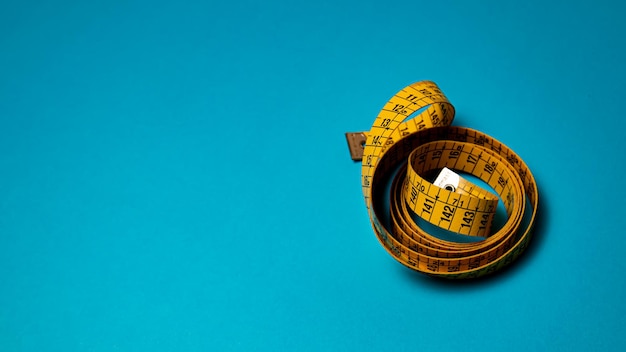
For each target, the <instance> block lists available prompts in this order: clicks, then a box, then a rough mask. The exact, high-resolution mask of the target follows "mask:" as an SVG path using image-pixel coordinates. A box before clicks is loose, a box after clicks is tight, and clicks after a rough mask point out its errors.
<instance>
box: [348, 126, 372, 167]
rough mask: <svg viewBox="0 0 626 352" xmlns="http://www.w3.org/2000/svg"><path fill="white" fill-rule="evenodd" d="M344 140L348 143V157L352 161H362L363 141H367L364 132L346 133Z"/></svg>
mask: <svg viewBox="0 0 626 352" xmlns="http://www.w3.org/2000/svg"><path fill="white" fill-rule="evenodd" d="M346 140H347V141H348V148H349V149H350V157H351V158H352V160H354V161H361V160H362V159H363V150H364V149H365V141H366V140H367V135H366V134H365V132H347V133H346Z"/></svg>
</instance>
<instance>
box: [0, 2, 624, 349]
mask: <svg viewBox="0 0 626 352" xmlns="http://www.w3.org/2000/svg"><path fill="white" fill-rule="evenodd" d="M624 10H625V8H624V6H623V5H622V4H619V3H617V2H611V1H568V2H565V1H560V2H559V1H524V2H517V3H509V2H506V3H505V2H500V1H479V2H472V3H470V2H463V1H456V2H454V1H445V2H435V1H433V2H417V1H415V2H411V1H403V2H379V1H360V2H357V1H313V2H302V3H296V2H287V1H284V2H280V1H265V2H252V1H235V2H187V1H176V2H166V1H141V0H137V1H90V2H79V1H20V2H17V1H15V2H9V3H4V4H3V5H0V285H1V286H0V351H140V350H145V351H207V350H215V351H250V350H267V351H276V350H298V351H323V350H335V351H345V350H361V351H384V350H399V351H415V350H432V351H435V350H436V351H459V350H481V351H502V350H506V351H518V350H520V351H521V350H523V351H528V350H563V351H566V350H605V351H622V350H624V349H625V348H626V328H625V327H626V326H625V324H624V320H623V319H624V318H623V317H624V315H625V314H626V306H625V305H624V304H623V297H624V296H625V295H626V283H625V279H624V277H625V275H626V266H625V264H624V263H625V262H624V260H623V253H624V251H625V250H626V240H625V237H624V229H625V228H626V221H625V216H624V211H625V210H626V207H625V206H624V204H625V203H624V199H626V192H625V191H624V187H623V185H622V178H623V169H624V168H623V163H624V153H625V152H626V148H625V145H626V144H625V143H624V142H625V140H624V137H623V135H624V130H625V127H626V124H625V123H624V112H623V106H624V93H625V92H626V66H625V65H624V62H626V24H625V22H624V20H623V14H624ZM425 79H428V80H433V81H435V82H437V84H438V85H439V86H440V88H441V89H442V90H443V91H444V92H445V93H446V95H447V96H448V98H449V99H450V101H451V102H452V104H454V106H455V108H456V111H457V117H456V119H455V121H454V124H455V125H460V126H467V127H471V128H474V129H478V130H481V131H483V132H485V133H488V134H490V135H491V136H493V137H494V138H496V139H498V140H500V141H502V142H504V143H505V144H507V145H508V146H509V147H511V148H512V149H513V150H515V151H516V152H517V153H518V154H519V155H520V156H521V157H522V158H523V159H524V160H525V161H526V163H527V164H528V165H529V166H530V168H531V170H532V171H533V173H534V175H535V177H536V179H537V181H538V183H539V190H540V202H541V205H542V208H541V213H540V214H539V215H540V217H541V221H540V224H539V226H538V228H537V231H536V233H535V238H534V239H533V242H532V244H531V247H530V248H529V249H528V251H527V252H526V253H525V254H524V255H523V257H522V258H521V259H520V260H519V261H518V262H516V263H515V265H513V266H512V267H511V268H508V269H507V270H506V271H504V272H502V273H501V274H500V275H497V276H494V277H492V278H490V279H487V280H479V281H473V282H448V281H441V280H433V279H431V278H428V277H425V276H422V275H420V274H417V273H414V272H412V271H410V270H409V269H406V268H404V267H403V266H402V265H400V264H398V263H397V262H396V261H395V260H394V259H393V258H391V257H390V256H389V255H388V254H387V253H386V252H385V251H384V250H383V248H382V247H381V246H380V244H379V243H378V241H377V240H376V238H375V236H374V234H373V232H372V230H371V226H370V224H369V219H368V216H367V212H366V209H365V206H364V202H363V199H362V195H361V189H360V165H359V164H355V163H353V162H352V161H351V160H350V158H349V154H348V149H347V145H346V141H345V138H344V132H348V131H359V130H367V129H368V128H369V126H370V124H371V123H372V122H373V120H374V118H375V117H376V115H377V114H378V111H379V110H380V108H381V107H382V106H383V105H384V103H385V102H386V101H387V100H388V99H389V98H390V97H391V96H392V95H393V94H395V93H396V92H397V91H398V90H400V89H401V88H403V87H404V86H406V85H408V84H411V83H413V82H415V81H420V80H425Z"/></svg>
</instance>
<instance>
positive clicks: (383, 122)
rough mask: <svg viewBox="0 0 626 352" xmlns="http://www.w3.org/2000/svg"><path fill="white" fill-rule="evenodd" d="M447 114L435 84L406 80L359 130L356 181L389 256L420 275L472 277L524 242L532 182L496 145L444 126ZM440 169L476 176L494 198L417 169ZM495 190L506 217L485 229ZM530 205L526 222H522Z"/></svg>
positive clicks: (505, 259) (533, 207)
mask: <svg viewBox="0 0 626 352" xmlns="http://www.w3.org/2000/svg"><path fill="white" fill-rule="evenodd" d="M454 113H455V111H454V107H453V106H452V104H450V102H449V101H448V99H447V98H446V96H445V95H444V94H443V93H442V92H441V90H440V89H439V88H438V87H437V85H436V84H435V83H434V82H430V81H423V82H418V83H414V84H412V85H410V86H408V87H405V88H404V89H402V90H401V91H400V92H398V93H397V94H396V95H394V96H393V97H392V98H391V99H390V100H389V101H388V102H387V103H386V104H385V106H384V107H383V109H382V110H381V111H380V113H379V115H378V117H377V118H376V120H375V121H374V123H373V125H372V128H371V129H370V131H369V132H368V133H367V134H366V135H367V138H366V142H365V145H364V149H363V156H362V170H361V186H362V188H363V196H364V197H365V204H366V206H367V209H368V212H369V216H370V219H371V223H372V227H373V229H374V232H375V234H376V236H377V237H378V239H379V240H380V243H381V244H382V245H383V247H384V248H385V249H386V250H387V251H388V252H389V253H390V254H391V255H392V256H393V257H394V258H395V259H396V260H398V261H399V262H400V263H402V264H404V265H406V266H407V267H409V268H411V269H414V270H417V271H420V272H423V273H425V274H428V275H433V276H441V277H446V278H472V277H478V276H482V275H485V274H488V273H490V272H493V271H496V270H498V269H500V268H502V267H504V266H505V265H507V264H509V263H511V262H512V261H513V260H514V259H515V258H516V257H517V256H518V255H519V254H520V253H522V252H523V251H524V249H525V248H526V247H527V245H528V241H529V240H530V238H531V229H532V227H533V224H534V223H535V216H536V213H537V205H538V196H537V184H536V182H535V180H534V178H533V175H532V173H531V172H530V170H529V169H528V167H527V166H526V164H525V163H524V162H523V161H522V159H521V158H519V157H518V156H517V154H515V153H514V152H513V151H512V150H511V149H509V148H508V147H506V146H505V145H504V144H502V143H500V142H499V141H497V140H495V139H494V138H492V137H490V136H488V135H486V134H484V133H481V132H478V131H476V130H472V129H469V128H464V127H456V126H451V123H452V121H453V119H454ZM444 167H447V168H449V169H453V170H456V171H459V172H462V173H466V174H470V175H473V176H475V177H477V178H479V179H480V180H482V181H484V182H485V183H486V184H488V185H489V186H490V187H491V188H492V189H493V190H494V191H495V192H496V193H497V195H498V197H496V196H495V195H493V194H492V193H491V192H489V191H486V190H484V189H481V188H480V187H478V186H476V185H474V184H472V183H471V182H469V181H467V180H464V179H461V182H460V184H459V187H458V188H457V189H454V190H453V189H445V188H441V187H438V186H435V185H434V184H433V183H432V182H430V181H429V180H427V179H426V178H425V177H424V176H423V175H427V174H431V173H432V172H433V171H437V170H440V169H442V168H444ZM398 168H400V169H399V171H397V172H396V170H398ZM394 172H395V174H394ZM392 174H394V175H393V176H392ZM390 178H393V179H392V181H391V191H390V198H391V201H390V203H389V206H388V207H386V206H384V204H385V202H384V201H383V198H384V197H386V196H388V195H387V193H386V188H387V187H386V186H387V185H388V183H389V182H390ZM498 198H499V199H500V200H501V201H502V202H503V204H504V208H505V209H506V214H507V221H506V223H505V224H504V225H503V226H502V227H501V228H500V229H498V230H497V231H496V232H495V233H491V227H492V220H493V218H494V214H495V212H496V208H497V202H498ZM527 204H529V206H528V205H527ZM528 212H530V213H529V214H527V215H528V216H527V218H529V220H527V221H523V218H524V214H526V213H528ZM413 216H418V217H419V218H421V219H423V220H424V221H427V222H429V223H431V224H433V225H436V226H438V227H441V228H443V229H445V230H448V231H452V232H455V233H458V234H462V235H467V236H481V237H483V238H484V239H483V240H480V241H477V242H470V243H457V242H451V241H447V240H443V239H440V238H438V237H436V236H433V235H431V234H429V233H427V232H426V231H424V230H423V229H422V228H421V227H420V226H419V225H418V223H417V222H416V221H414V220H413ZM387 218H388V219H389V220H384V219H387Z"/></svg>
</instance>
